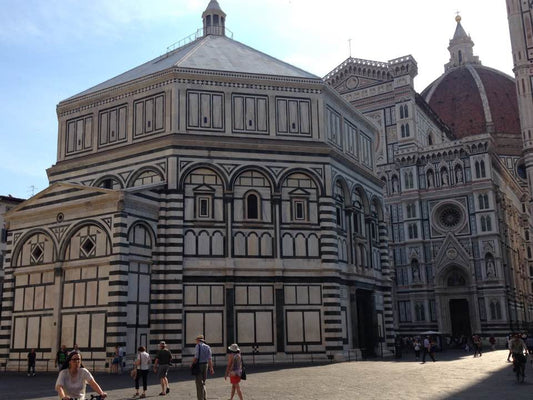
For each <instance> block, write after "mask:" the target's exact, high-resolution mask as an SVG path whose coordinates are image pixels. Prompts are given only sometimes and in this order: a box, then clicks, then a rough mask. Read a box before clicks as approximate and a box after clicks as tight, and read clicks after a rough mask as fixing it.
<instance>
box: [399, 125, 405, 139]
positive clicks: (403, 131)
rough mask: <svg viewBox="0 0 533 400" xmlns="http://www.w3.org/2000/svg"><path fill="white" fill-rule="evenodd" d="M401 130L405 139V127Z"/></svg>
mask: <svg viewBox="0 0 533 400" xmlns="http://www.w3.org/2000/svg"><path fill="white" fill-rule="evenodd" d="M400 129H401V131H402V137H405V125H402V126H401V128H400Z"/></svg>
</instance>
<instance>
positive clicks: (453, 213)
mask: <svg viewBox="0 0 533 400" xmlns="http://www.w3.org/2000/svg"><path fill="white" fill-rule="evenodd" d="M434 215H435V222H436V223H437V225H438V226H440V228H441V229H445V230H452V229H457V228H459V227H460V226H461V225H462V224H463V223H464V212H463V210H462V209H461V207H459V206H458V205H457V204H445V205H443V206H441V207H439V208H438V209H437V212H436V213H435V214H434Z"/></svg>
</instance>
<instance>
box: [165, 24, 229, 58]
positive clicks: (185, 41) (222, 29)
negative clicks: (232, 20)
mask: <svg viewBox="0 0 533 400" xmlns="http://www.w3.org/2000/svg"><path fill="white" fill-rule="evenodd" d="M216 28H218V29H219V31H217V32H215V34H218V35H220V34H223V35H225V36H227V37H229V38H230V39H233V32H232V31H230V30H229V29H228V28H225V27H214V26H211V27H209V30H211V31H213V30H215V29H216ZM202 36H204V28H200V29H197V30H196V32H194V33H191V34H190V35H189V36H187V37H184V38H183V39H181V40H178V41H177V42H175V43H172V44H171V45H169V46H167V51H166V53H170V52H171V51H174V50H176V49H179V48H180V47H182V46H185V45H186V44H189V43H191V42H194V41H195V40H196V39H198V38H201V37H202Z"/></svg>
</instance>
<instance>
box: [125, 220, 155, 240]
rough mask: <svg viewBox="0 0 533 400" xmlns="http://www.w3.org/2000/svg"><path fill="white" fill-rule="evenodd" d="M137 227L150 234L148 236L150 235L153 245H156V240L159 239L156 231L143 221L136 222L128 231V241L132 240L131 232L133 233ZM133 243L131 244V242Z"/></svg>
mask: <svg viewBox="0 0 533 400" xmlns="http://www.w3.org/2000/svg"><path fill="white" fill-rule="evenodd" d="M137 226H142V227H143V228H145V229H146V231H147V232H148V234H149V235H150V239H151V240H152V244H155V242H156V238H157V235H156V233H155V231H154V229H153V228H152V226H151V225H150V224H149V223H147V222H146V221H143V220H137V221H134V222H133V223H132V224H131V225H130V227H129V229H128V241H129V240H130V239H129V238H130V234H131V232H132V231H133V229H135V228H136V227H137ZM130 243H131V242H130Z"/></svg>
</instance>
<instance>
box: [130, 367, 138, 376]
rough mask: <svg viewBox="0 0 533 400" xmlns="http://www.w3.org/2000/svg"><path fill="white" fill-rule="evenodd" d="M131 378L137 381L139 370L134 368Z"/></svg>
mask: <svg viewBox="0 0 533 400" xmlns="http://www.w3.org/2000/svg"><path fill="white" fill-rule="evenodd" d="M130 376H131V377H132V378H133V379H137V368H133V369H132V370H131V371H130Z"/></svg>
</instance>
